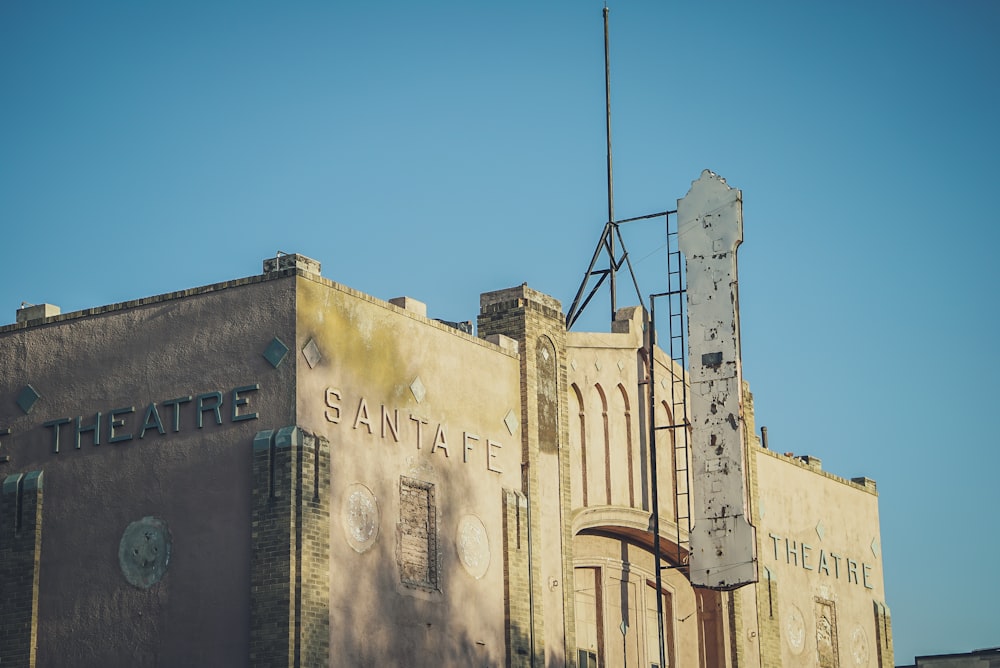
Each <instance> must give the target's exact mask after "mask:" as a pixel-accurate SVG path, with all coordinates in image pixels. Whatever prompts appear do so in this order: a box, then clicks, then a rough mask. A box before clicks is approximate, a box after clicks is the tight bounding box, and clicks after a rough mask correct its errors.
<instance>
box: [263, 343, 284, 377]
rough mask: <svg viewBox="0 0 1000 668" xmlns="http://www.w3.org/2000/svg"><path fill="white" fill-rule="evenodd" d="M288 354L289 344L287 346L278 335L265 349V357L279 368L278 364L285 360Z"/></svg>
mask: <svg viewBox="0 0 1000 668" xmlns="http://www.w3.org/2000/svg"><path fill="white" fill-rule="evenodd" d="M287 354H288V346H286V345H285V343H284V342H283V341H282V340H281V339H279V338H278V337H277V336H276V337H274V338H273V339H271V343H270V344H269V345H268V346H267V349H266V350H265V351H264V359H266V360H267V361H268V362H270V363H271V366H273V367H274V368H275V369H277V368H278V365H279V364H281V363H282V362H283V361H284V359H285V355H287Z"/></svg>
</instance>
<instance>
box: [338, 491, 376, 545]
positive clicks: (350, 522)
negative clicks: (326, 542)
mask: <svg viewBox="0 0 1000 668" xmlns="http://www.w3.org/2000/svg"><path fill="white" fill-rule="evenodd" d="M341 519H342V520H343V523H344V535H345V536H346V537H347V544H348V545H350V546H351V548H352V549H353V550H354V551H355V552H359V553H360V552H365V551H367V550H368V549H370V548H371V546H372V545H374V544H375V539H376V538H378V524H379V513H378V501H377V500H376V499H375V495H374V494H373V493H372V491H371V490H370V489H368V488H367V487H365V486H364V485H361V484H358V483H355V484H353V485H351V486H350V487H348V488H347V492H346V494H345V495H344V505H343V512H342V514H341Z"/></svg>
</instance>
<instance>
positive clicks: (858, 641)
mask: <svg viewBox="0 0 1000 668" xmlns="http://www.w3.org/2000/svg"><path fill="white" fill-rule="evenodd" d="M851 655H852V656H853V657H854V665H856V666H864V665H867V664H868V636H867V635H866V634H865V630H864V629H863V628H861V627H860V626H855V627H854V631H852V632H851Z"/></svg>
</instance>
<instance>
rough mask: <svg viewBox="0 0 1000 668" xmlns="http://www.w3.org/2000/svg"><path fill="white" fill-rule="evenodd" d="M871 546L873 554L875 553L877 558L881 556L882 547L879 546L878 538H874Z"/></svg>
mask: <svg viewBox="0 0 1000 668" xmlns="http://www.w3.org/2000/svg"><path fill="white" fill-rule="evenodd" d="M871 548H872V554H874V555H875V558H876V559H877V558H878V556H879V552H881V549H880V548H879V544H878V538H872V545H871Z"/></svg>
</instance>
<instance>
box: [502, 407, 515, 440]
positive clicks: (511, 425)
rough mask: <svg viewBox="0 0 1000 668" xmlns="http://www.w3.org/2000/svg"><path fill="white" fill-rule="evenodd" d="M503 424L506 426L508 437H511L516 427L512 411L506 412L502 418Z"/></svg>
mask: <svg viewBox="0 0 1000 668" xmlns="http://www.w3.org/2000/svg"><path fill="white" fill-rule="evenodd" d="M503 423H504V424H505V425H507V431H509V432H510V435H511V436H513V435H514V432H516V431H517V427H518V422H517V416H516V415H514V411H513V410H509V411H507V415H505V416H504V417H503Z"/></svg>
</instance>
